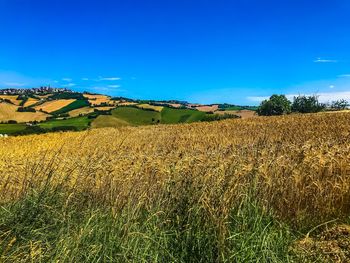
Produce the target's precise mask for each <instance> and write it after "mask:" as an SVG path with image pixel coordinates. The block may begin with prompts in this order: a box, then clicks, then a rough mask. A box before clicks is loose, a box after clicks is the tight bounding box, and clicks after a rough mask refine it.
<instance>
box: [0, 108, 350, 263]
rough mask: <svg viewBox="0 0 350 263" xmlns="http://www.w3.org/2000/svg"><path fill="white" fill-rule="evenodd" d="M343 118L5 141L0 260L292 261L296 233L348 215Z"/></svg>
mask: <svg viewBox="0 0 350 263" xmlns="http://www.w3.org/2000/svg"><path fill="white" fill-rule="evenodd" d="M335 120H336V121H335ZM349 121H350V115H349V114H345V113H344V114H343V113H336V114H316V115H306V116H288V117H279V118H277V117H276V118H274V117H272V118H257V119H254V120H227V121H222V122H216V123H196V124H189V125H172V126H166V125H161V126H151V127H138V128H121V129H98V130H91V131H85V132H79V133H70V132H67V133H61V134H44V135H31V136H23V137H16V138H7V139H4V140H2V141H1V145H0V198H1V199H0V200H1V209H0V259H1V260H2V261H8V262H16V261H19V262H21V261H22V262H57V261H60V262H288V261H293V260H295V259H294V258H293V257H292V256H293V255H291V254H290V253H289V246H290V244H291V242H293V241H294V240H295V239H296V238H297V237H298V236H299V235H300V234H299V233H300V232H304V233H306V232H307V231H308V230H310V229H313V228H314V227H315V226H317V225H319V224H322V223H324V222H326V221H329V220H333V219H337V220H338V221H342V220H346V219H347V218H348V216H349V206H348V204H349V201H350V194H349V193H350V191H349V187H350V177H349V176H348V171H349V164H350V156H349V154H348V153H349V152H350V151H349V150H350V148H349V147H350V144H349V141H350V137H349V135H350V127H349V125H348V123H350V122H349ZM295 262H298V261H295Z"/></svg>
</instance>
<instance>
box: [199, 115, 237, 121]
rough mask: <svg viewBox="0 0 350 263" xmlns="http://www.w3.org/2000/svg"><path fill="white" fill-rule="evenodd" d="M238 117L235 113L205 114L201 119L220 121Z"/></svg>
mask: <svg viewBox="0 0 350 263" xmlns="http://www.w3.org/2000/svg"><path fill="white" fill-rule="evenodd" d="M237 118H240V117H239V116H237V115H234V114H226V113H225V114H220V115H219V114H206V115H205V116H204V117H203V119H202V121H221V120H226V119H237Z"/></svg>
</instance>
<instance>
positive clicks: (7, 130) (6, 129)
mask: <svg viewBox="0 0 350 263" xmlns="http://www.w3.org/2000/svg"><path fill="white" fill-rule="evenodd" d="M25 129H26V125H25V124H23V123H18V124H0V134H13V133H17V132H20V131H23V130H25Z"/></svg>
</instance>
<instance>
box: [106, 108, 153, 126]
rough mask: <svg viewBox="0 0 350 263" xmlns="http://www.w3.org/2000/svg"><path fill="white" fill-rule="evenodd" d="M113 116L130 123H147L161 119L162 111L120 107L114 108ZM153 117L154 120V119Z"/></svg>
mask: <svg viewBox="0 0 350 263" xmlns="http://www.w3.org/2000/svg"><path fill="white" fill-rule="evenodd" d="M112 116H114V117H116V118H118V119H120V120H123V121H126V122H128V123H130V125H135V126H137V125H147V124H152V123H155V122H156V121H157V120H160V113H159V112H155V111H147V110H142V109H138V108H134V107H119V108H116V109H115V110H112ZM152 119H153V121H152Z"/></svg>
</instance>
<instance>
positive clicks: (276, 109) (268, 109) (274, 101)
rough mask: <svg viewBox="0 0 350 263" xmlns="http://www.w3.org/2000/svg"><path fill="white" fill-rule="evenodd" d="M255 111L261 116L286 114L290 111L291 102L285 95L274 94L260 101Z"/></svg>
mask: <svg viewBox="0 0 350 263" xmlns="http://www.w3.org/2000/svg"><path fill="white" fill-rule="evenodd" d="M257 112H258V114H259V115H262V116H272V115H283V114H288V113H290V112H291V102H290V101H289V100H288V99H287V98H286V96H285V95H276V94H274V95H272V96H271V97H270V98H269V99H268V100H264V101H263V102H261V104H260V106H259V108H258V110H257Z"/></svg>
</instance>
